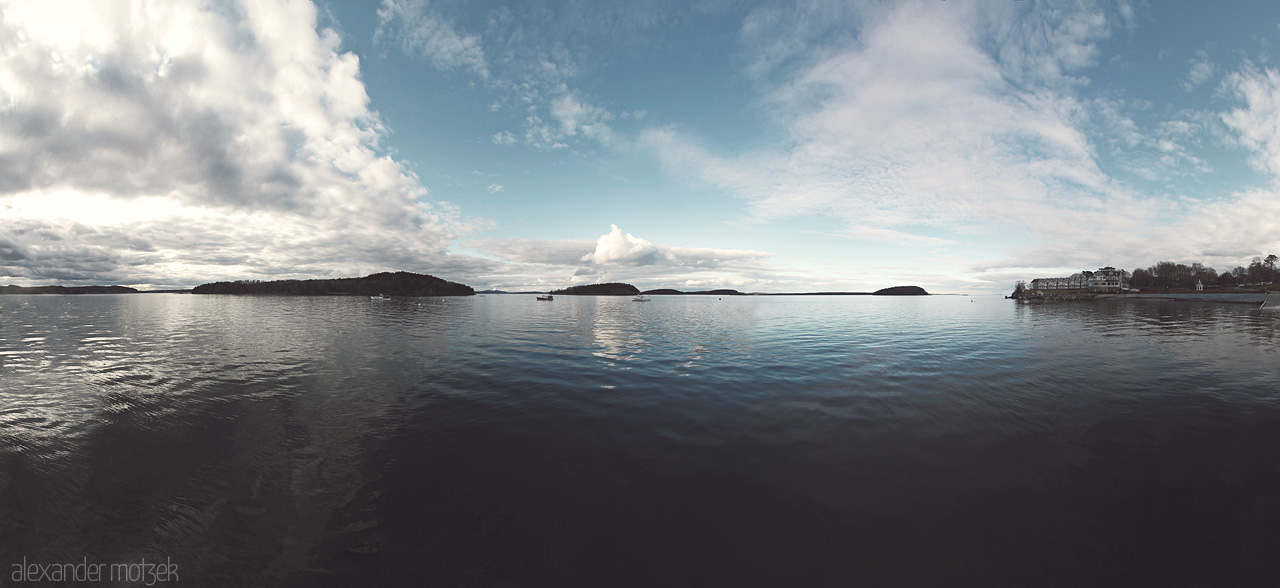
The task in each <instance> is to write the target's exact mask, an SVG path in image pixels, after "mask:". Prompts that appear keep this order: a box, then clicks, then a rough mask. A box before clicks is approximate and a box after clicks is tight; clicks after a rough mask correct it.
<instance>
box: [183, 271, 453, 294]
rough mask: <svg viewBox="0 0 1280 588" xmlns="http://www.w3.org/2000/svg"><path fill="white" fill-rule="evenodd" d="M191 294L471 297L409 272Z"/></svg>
mask: <svg viewBox="0 0 1280 588" xmlns="http://www.w3.org/2000/svg"><path fill="white" fill-rule="evenodd" d="M191 293H192V294H284V295H294V296H342V295H353V294H356V295H367V296H374V295H377V294H385V295H387V296H472V295H474V294H475V293H476V292H475V290H473V289H472V288H471V286H467V285H465V284H459V283H457V282H450V281H447V280H442V279H440V278H437V277H435V276H428V275H425V274H415V273H410V272H382V273H377V274H370V275H368V276H365V277H363V278H337V279H331V280H273V281H269V282H264V281H259V280H237V281H235V282H214V283H212V284H201V285H199V286H196V287H195V288H192V289H191Z"/></svg>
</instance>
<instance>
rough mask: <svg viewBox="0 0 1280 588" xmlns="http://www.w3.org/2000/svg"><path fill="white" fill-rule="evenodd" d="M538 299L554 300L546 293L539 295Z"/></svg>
mask: <svg viewBox="0 0 1280 588" xmlns="http://www.w3.org/2000/svg"><path fill="white" fill-rule="evenodd" d="M538 300H554V298H552V296H551V295H550V294H547V295H546V296H539V297H538Z"/></svg>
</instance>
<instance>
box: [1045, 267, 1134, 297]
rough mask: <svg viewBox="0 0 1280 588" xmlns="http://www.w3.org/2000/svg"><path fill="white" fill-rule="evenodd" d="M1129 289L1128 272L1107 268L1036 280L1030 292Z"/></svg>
mask: <svg viewBox="0 0 1280 588" xmlns="http://www.w3.org/2000/svg"><path fill="white" fill-rule="evenodd" d="M1128 288H1129V272H1127V271H1125V270H1118V269H1116V268H1114V267H1111V266H1107V267H1103V268H1098V271H1096V272H1091V271H1083V272H1080V273H1076V274H1072V275H1070V276H1067V277H1065V278H1036V279H1034V280H1031V284H1030V289H1031V290H1087V291H1089V292H1100V293H1103V292H1124V291H1125V290H1127V289H1128Z"/></svg>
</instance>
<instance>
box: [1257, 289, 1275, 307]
mask: <svg viewBox="0 0 1280 588" xmlns="http://www.w3.org/2000/svg"><path fill="white" fill-rule="evenodd" d="M1258 308H1271V309H1275V308H1280V291H1277V290H1272V291H1270V292H1267V299H1266V300H1263V301H1262V306H1259V307H1258Z"/></svg>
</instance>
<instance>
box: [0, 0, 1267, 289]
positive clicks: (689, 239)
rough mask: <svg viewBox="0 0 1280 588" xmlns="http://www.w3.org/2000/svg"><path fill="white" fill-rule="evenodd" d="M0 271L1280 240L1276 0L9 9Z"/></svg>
mask: <svg viewBox="0 0 1280 588" xmlns="http://www.w3.org/2000/svg"><path fill="white" fill-rule="evenodd" d="M0 14H2V15H3V16H2V18H0V281H4V282H5V283H20V284H45V283H63V284H85V283H121V284H131V285H138V286H142V287H169V286H190V285H194V284H198V283H201V282H205V281H212V280H220V279H237V278H252V279H273V278H307V277H330V276H350V275H363V274H367V273H371V272H374V271H382V270H400V269H403V270H409V271H419V272H424V273H431V274H433V275H438V276H441V277H444V278H447V279H451V280H456V281H461V282H463V283H467V284H469V285H472V286H475V287H477V288H502V289H529V288H537V289H546V288H551V287H563V286H566V285H572V284H579V283H590V282H597V281H627V282H631V283H634V284H636V285H637V286H640V287H642V288H657V287H675V288H688V289H695V288H710V287H734V288H738V289H741V290H744V291H803V290H836V289H843V290H870V289H876V288H880V287H884V286H890V285H898V284H918V285H921V286H924V287H926V288H927V289H930V290H931V291H939V292H999V291H1004V290H1007V289H1009V287H1010V286H1011V284H1012V283H1013V281H1014V280H1017V279H1024V278H1027V279H1029V278H1033V277H1038V276H1046V275H1059V274H1062V275H1065V274H1068V273H1072V272H1075V271H1079V270H1081V269H1090V268H1096V267H1099V266H1102V265H1114V266H1117V267H1124V268H1127V269H1133V268H1135V267H1145V266H1147V265H1151V264H1154V263H1155V262H1156V261H1160V260H1170V261H1177V262H1183V263H1191V262H1203V263H1205V264H1206V265H1209V266H1211V267H1214V268H1217V269H1218V270H1219V271H1223V270H1228V269H1230V268H1232V267H1235V266H1237V265H1241V264H1247V263H1248V261H1249V259H1250V258H1252V257H1254V256H1258V255H1263V256H1265V255H1266V254H1268V253H1271V252H1278V251H1280V220H1278V219H1280V197H1278V195H1277V187H1278V186H1277V177H1278V174H1280V72H1278V71H1277V68H1280V64H1278V62H1277V58H1280V46H1278V45H1277V44H1278V43H1280V6H1277V5H1275V4H1273V3H1264V2H1242V3H1236V4H1232V5H1231V6H1227V7H1217V6H1215V7H1208V6H1200V5H1196V4H1186V3H1182V4H1178V5H1176V6H1175V5H1162V4H1155V3H1147V2H1130V1H1123V0H1116V1H1110V0H1109V1H1104V2H1037V1H1032V0H992V1H987V2H961V1H956V0H949V1H942V0H928V1H925V0H921V1H902V2H849V1H843V2H816V1H815V2H794V1H792V2H723V1H714V0H708V1H705V2H663V1H652V2H586V1H577V2H519V3H499V2H465V1H453V0H437V1H432V2H426V1H409V0H384V1H381V2H341V3H337V2H334V3H318V4H309V3H301V2H291V3H289V2H267V1H262V2H244V3H238V2H226V3H219V2H214V3H207V2H154V3H150V2H132V3H131V2H87V3H85V4H84V5H83V6H80V7H78V8H76V9H74V10H72V9H68V8H67V7H65V6H62V5H59V6H56V7H50V6H42V5H40V4H37V3H0Z"/></svg>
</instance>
